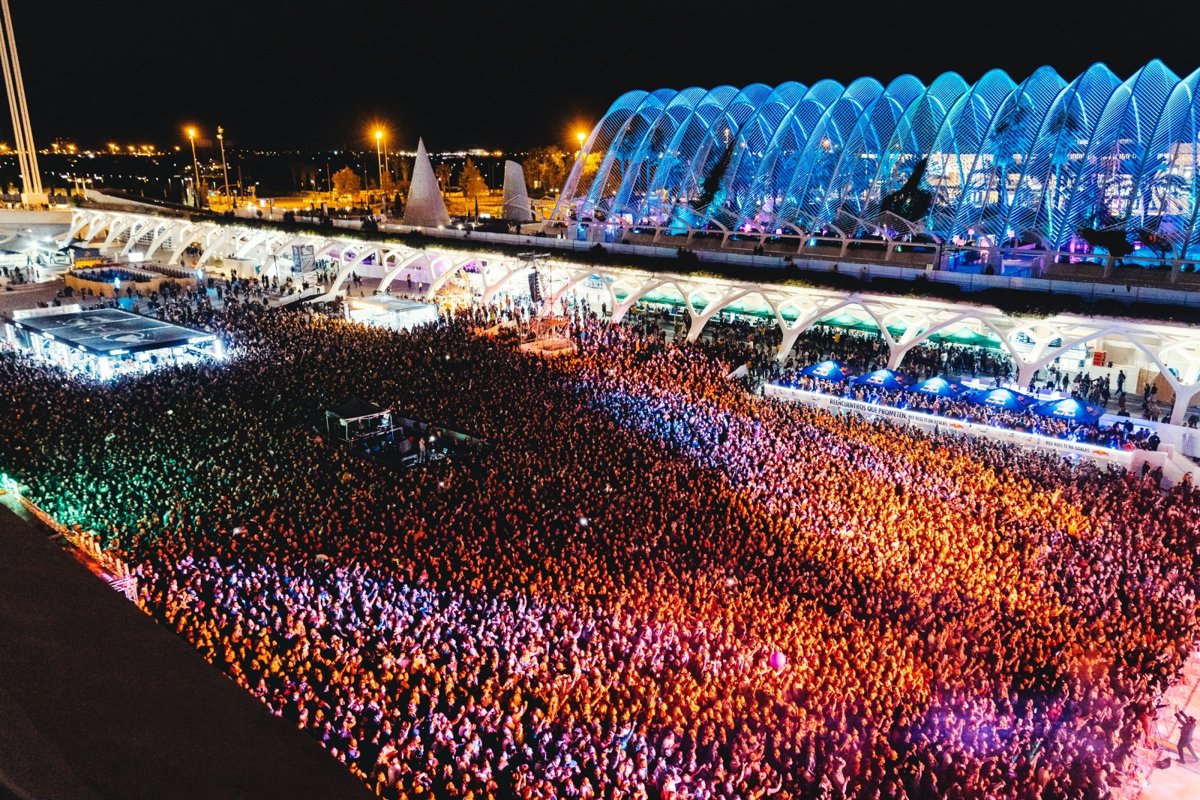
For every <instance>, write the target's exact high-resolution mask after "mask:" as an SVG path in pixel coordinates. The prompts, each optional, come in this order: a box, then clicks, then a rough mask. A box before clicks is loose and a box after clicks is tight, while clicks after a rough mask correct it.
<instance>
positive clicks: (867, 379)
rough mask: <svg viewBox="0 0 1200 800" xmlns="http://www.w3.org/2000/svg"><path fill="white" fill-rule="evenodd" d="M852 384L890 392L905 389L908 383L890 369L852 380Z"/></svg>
mask: <svg viewBox="0 0 1200 800" xmlns="http://www.w3.org/2000/svg"><path fill="white" fill-rule="evenodd" d="M850 382H851V383H854V384H857V385H859V386H875V387H878V388H880V389H887V390H888V391H889V392H895V391H899V390H900V389H903V388H904V384H905V383H906V381H905V380H904V378H902V377H901V376H900V375H899V374H897V373H895V372H893V371H892V370H890V369H877V370H875V371H874V372H868V373H867V374H866V375H860V376H858V377H857V378H851V379H850Z"/></svg>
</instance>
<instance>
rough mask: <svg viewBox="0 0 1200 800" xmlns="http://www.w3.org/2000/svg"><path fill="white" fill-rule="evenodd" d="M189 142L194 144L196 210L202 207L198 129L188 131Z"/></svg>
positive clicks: (193, 187) (193, 167)
mask: <svg viewBox="0 0 1200 800" xmlns="http://www.w3.org/2000/svg"><path fill="white" fill-rule="evenodd" d="M187 137H188V141H189V142H191V144H192V170H193V172H192V174H193V175H194V176H195V180H196V182H195V184H193V186H192V191H193V193H194V200H195V201H196V208H199V207H200V161H199V160H198V159H197V158H196V129H195V128H192V127H189V128H188V129H187Z"/></svg>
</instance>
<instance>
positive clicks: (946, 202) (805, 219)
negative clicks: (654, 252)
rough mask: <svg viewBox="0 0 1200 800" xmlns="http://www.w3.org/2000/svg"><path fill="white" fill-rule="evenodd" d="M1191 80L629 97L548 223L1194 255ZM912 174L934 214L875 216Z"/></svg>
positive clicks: (587, 149)
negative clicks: (1117, 244)
mask: <svg viewBox="0 0 1200 800" xmlns="http://www.w3.org/2000/svg"><path fill="white" fill-rule="evenodd" d="M1198 83H1200V73H1193V74H1191V75H1190V76H1189V77H1187V78H1184V79H1180V78H1179V77H1178V76H1177V75H1176V74H1175V73H1174V72H1172V71H1171V70H1170V69H1168V68H1167V67H1166V65H1164V64H1163V63H1162V62H1160V61H1157V60H1156V61H1151V62H1150V63H1149V64H1147V65H1146V66H1144V67H1142V68H1141V69H1140V70H1138V71H1137V72H1136V73H1135V74H1134V75H1132V76H1130V77H1129V78H1128V79H1127V80H1121V79H1120V78H1118V77H1117V76H1116V75H1114V74H1113V73H1112V72H1111V71H1110V70H1109V69H1108V67H1106V66H1104V65H1103V64H1095V65H1093V66H1091V67H1090V68H1088V69H1087V70H1086V71H1085V72H1084V73H1083V74H1082V75H1079V76H1078V77H1076V78H1075V79H1074V80H1071V81H1069V82H1068V81H1067V80H1066V79H1064V78H1063V77H1062V76H1060V75H1059V74H1058V73H1057V72H1056V71H1055V70H1054V69H1053V68H1051V67H1041V68H1040V69H1037V70H1035V71H1034V72H1033V73H1032V74H1031V75H1028V76H1012V77H1010V76H1009V75H1007V74H1005V73H1004V72H1002V71H1000V70H992V71H990V72H988V73H986V74H984V75H983V76H982V77H981V78H980V79H979V80H978V81H976V82H975V83H974V84H969V83H968V82H967V81H966V80H964V79H963V78H962V77H961V76H960V75H958V74H957V73H953V72H948V73H945V74H943V75H940V76H938V77H937V78H935V79H934V80H933V81H932V82H931V83H930V84H929V85H928V86H925V85H923V84H922V83H921V82H920V81H919V80H917V79H916V78H914V77H912V76H911V75H904V76H901V77H899V78H896V79H895V80H893V81H891V82H890V83H888V84H887V85H886V86H884V85H883V84H882V83H880V82H879V81H877V80H875V79H874V78H860V79H858V80H855V81H851V82H849V83H848V84H846V85H842V84H840V83H838V82H836V81H831V80H820V81H817V82H815V83H812V84H801V83H792V82H789V83H784V84H780V85H779V86H777V87H774V88H772V87H768V86H764V85H762V84H753V85H751V86H747V87H745V88H742V89H739V88H737V87H733V86H719V87H717V88H715V89H711V90H707V89H701V88H695V87H693V88H690V89H685V90H683V91H674V90H669V89H660V90H658V91H655V92H643V91H637V92H629V93H627V94H625V95H622V96H621V97H620V98H618V100H617V101H616V102H615V103H614V104H613V105H612V107H611V108H610V109H609V110H608V112H607V113H606V114H605V115H604V117H603V118H602V119H601V120H600V122H599V124H598V125H597V126H596V128H595V129H594V130H593V131H592V133H591V136H590V137H588V139H587V141H586V143H585V144H584V146H583V148H582V150H581V151H580V158H579V159H577V162H576V164H575V168H574V169H573V170H572V172H571V175H570V177H569V178H568V180H567V184H566V186H565V187H564V191H563V194H562V198H561V199H560V201H559V204H558V207H557V208H556V210H555V217H556V218H557V219H560V220H563V219H578V220H581V221H597V220H609V221H613V220H614V219H617V220H620V222H621V223H623V224H626V225H632V226H647V227H651V228H654V229H655V230H667V229H680V230H686V231H687V232H689V235H690V234H691V233H694V232H697V231H702V230H705V229H708V230H713V231H718V232H721V233H722V234H724V235H729V233H730V232H731V231H736V230H740V231H741V232H743V233H751V234H755V233H756V234H760V235H762V236H770V235H774V234H780V235H797V234H798V235H800V236H808V235H810V234H814V233H816V232H819V233H817V234H816V235H824V234H828V232H829V230H831V229H832V230H833V231H835V232H836V235H837V236H839V237H845V236H849V237H855V236H882V237H883V238H888V239H893V238H894V237H906V236H911V235H914V234H923V235H926V236H928V237H931V238H932V239H933V240H935V241H939V242H955V243H959V244H963V243H967V244H971V243H978V244H979V245H980V246H1009V247H1011V246H1016V245H1018V244H1021V243H1027V244H1031V245H1036V246H1038V247H1040V248H1043V249H1050V250H1060V251H1061V250H1067V249H1070V248H1073V247H1075V246H1077V245H1079V244H1080V242H1081V240H1082V237H1081V236H1080V231H1081V230H1082V229H1093V230H1097V229H1108V230H1114V229H1120V230H1124V231H1125V232H1126V233H1127V235H1128V238H1129V240H1130V241H1131V243H1133V244H1135V245H1137V244H1144V243H1146V241H1147V240H1149V241H1151V242H1153V243H1154V244H1155V246H1156V247H1159V248H1166V255H1167V256H1173V257H1175V258H1183V257H1187V256H1188V255H1189V254H1191V255H1193V256H1194V254H1195V253H1196V250H1197V240H1198V239H1200V226H1198V217H1200V214H1197V208H1198V206H1200V202H1198V199H1197V198H1198V196H1200V179H1198V177H1197V174H1196V160H1197V152H1198V151H1200V100H1198V99H1197V97H1196V89H1197V84H1198ZM922 162H924V164H925V173H924V177H923V178H922V181H921V186H920V188H922V189H924V190H926V191H928V192H929V193H930V195H931V203H930V207H929V209H928V211H927V212H926V213H924V214H923V215H922V216H921V217H920V218H919V219H914V220H901V219H898V218H896V217H894V216H891V215H887V214H884V213H883V212H882V208H883V201H884V199H885V198H886V197H887V196H888V195H889V194H891V193H892V192H895V191H897V190H898V189H900V188H901V187H903V186H904V185H905V183H906V181H908V180H909V178H910V176H911V175H912V174H913V170H914V169H915V168H916V167H917V165H918V164H920V163H922ZM829 235H834V234H829Z"/></svg>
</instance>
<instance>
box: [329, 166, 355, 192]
mask: <svg viewBox="0 0 1200 800" xmlns="http://www.w3.org/2000/svg"><path fill="white" fill-rule="evenodd" d="M361 189H362V178H360V177H358V173H357V172H355V171H354V170H352V169H350V168H349V167H342V168H341V169H339V170H338V171H337V172H335V173H333V191H334V194H336V195H337V196H338V197H341V196H342V195H347V194H357V193H358V192H359V191H360V190H361Z"/></svg>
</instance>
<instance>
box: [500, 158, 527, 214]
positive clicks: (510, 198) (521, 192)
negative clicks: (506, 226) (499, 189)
mask: <svg viewBox="0 0 1200 800" xmlns="http://www.w3.org/2000/svg"><path fill="white" fill-rule="evenodd" d="M501 219H503V220H505V221H506V222H529V221H531V220H532V219H533V213H532V212H531V211H530V210H529V192H527V191H525V170H523V169H522V168H521V165H520V164H518V163H517V162H515V161H505V162H504V210H503V211H502V212H501Z"/></svg>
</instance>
